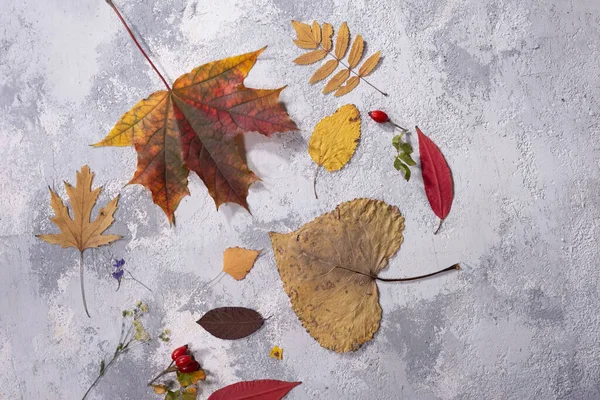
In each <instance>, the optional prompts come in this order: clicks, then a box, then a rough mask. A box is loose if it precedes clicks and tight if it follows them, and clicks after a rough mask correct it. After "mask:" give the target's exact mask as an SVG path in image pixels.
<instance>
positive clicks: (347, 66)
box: [319, 43, 388, 97]
mask: <svg viewBox="0 0 600 400" xmlns="http://www.w3.org/2000/svg"><path fill="white" fill-rule="evenodd" d="M319 47H320V48H321V49H323V50H325V51H326V52H327V54H329V55H330V56H331V57H333V58H335V59H336V60H337V61H338V62H339V63H340V64H342V65H343V66H344V67H346V68H348V70H349V71H350V72H352V73H353V74H354V75H356V76H358V78H359V79H362V80H363V81H364V82H365V83H366V84H367V85H369V86H371V87H372V88H373V89H375V90H377V91H378V92H379V93H381V94H382V95H384V96H386V97H387V95H388V94H387V93H385V92H382V91H381V90H379V89H377V88H376V87H375V86H374V85H373V84H371V82H369V81H368V80H366V79H365V78H363V77H362V76H360V75H359V74H357V73H356V72H354V69H352V68H351V67H350V66H349V65H347V64H346V63H345V62H343V61H342V60H341V59H339V58H337V57H336V56H335V55H334V54H332V53H331V50H327V49H325V48H324V47H323V46H322V45H321V44H320V43H319Z"/></svg>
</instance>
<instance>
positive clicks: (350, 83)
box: [334, 76, 360, 97]
mask: <svg viewBox="0 0 600 400" xmlns="http://www.w3.org/2000/svg"><path fill="white" fill-rule="evenodd" d="M359 83H360V78H359V77H358V76H353V77H351V78H350V79H348V80H347V81H346V84H345V85H344V86H342V87H340V88H339V89H338V90H336V92H335V94H334V96H335V97H340V96H343V95H345V94H348V93H350V92H351V91H352V90H354V88H355V87H357V86H358V84H359Z"/></svg>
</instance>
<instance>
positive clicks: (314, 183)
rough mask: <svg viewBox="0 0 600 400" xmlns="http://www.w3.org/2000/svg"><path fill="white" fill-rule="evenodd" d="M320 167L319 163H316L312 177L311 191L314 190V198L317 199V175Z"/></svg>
mask: <svg viewBox="0 0 600 400" xmlns="http://www.w3.org/2000/svg"><path fill="white" fill-rule="evenodd" d="M320 169H321V166H320V165H317V169H316V171H315V176H314V177H313V191H314V192H315V199H317V200H318V199H319V195H318V194H317V175H319V170H320Z"/></svg>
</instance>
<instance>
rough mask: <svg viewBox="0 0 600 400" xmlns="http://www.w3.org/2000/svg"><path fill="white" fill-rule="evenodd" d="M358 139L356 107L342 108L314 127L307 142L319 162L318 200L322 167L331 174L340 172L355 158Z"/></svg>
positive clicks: (358, 121) (310, 151)
mask: <svg viewBox="0 0 600 400" xmlns="http://www.w3.org/2000/svg"><path fill="white" fill-rule="evenodd" d="M359 140H360V112H359V111H358V109H357V108H356V106H355V105H354V104H346V105H345V106H342V107H340V108H339V109H338V110H337V111H336V112H335V113H333V114H332V115H330V116H328V117H325V118H323V119H322V120H321V121H319V123H318V124H317V125H316V126H315V130H314V131H313V134H312V136H311V137H310V141H309V142H308V154H310V157H311V158H312V159H313V161H314V162H315V163H317V172H316V173H315V178H314V181H313V187H314V191H315V197H318V196H317V189H316V180H317V174H318V171H319V168H320V167H324V168H325V169H326V170H327V171H329V172H332V171H337V170H339V169H341V168H342V167H343V166H344V165H346V163H348V161H350V158H352V155H353V154H354V151H355V150H356V145H357V144H358V141H359Z"/></svg>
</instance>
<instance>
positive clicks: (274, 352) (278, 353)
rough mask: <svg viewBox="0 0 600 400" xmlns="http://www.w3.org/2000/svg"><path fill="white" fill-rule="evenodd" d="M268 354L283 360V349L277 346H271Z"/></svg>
mask: <svg viewBox="0 0 600 400" xmlns="http://www.w3.org/2000/svg"><path fill="white" fill-rule="evenodd" d="M270 356H271V357H272V358H276V359H278V360H283V349H282V348H281V347H279V346H273V348H272V349H271V354H270Z"/></svg>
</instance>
